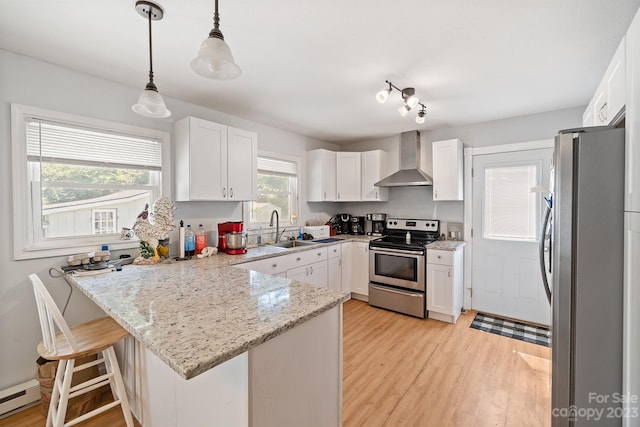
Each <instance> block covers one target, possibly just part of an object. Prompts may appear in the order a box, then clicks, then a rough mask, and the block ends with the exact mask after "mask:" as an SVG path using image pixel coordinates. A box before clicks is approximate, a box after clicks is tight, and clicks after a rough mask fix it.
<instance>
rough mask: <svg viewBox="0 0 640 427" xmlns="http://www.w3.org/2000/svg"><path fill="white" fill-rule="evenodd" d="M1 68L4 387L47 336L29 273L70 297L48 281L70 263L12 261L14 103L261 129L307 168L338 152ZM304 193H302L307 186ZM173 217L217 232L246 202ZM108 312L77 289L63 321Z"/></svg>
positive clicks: (112, 89)
mask: <svg viewBox="0 0 640 427" xmlns="http://www.w3.org/2000/svg"><path fill="white" fill-rule="evenodd" d="M0 64H1V66H0V101H1V103H0V213H1V214H0V236H2V237H3V238H2V242H3V243H2V244H0V272H2V275H3V278H2V280H1V281H0V342H1V343H2V345H1V346H0V348H1V350H0V390H2V389H4V388H6V387H9V386H13V385H16V384H19V383H21V382H23V381H26V380H28V379H31V378H33V374H34V366H35V360H36V358H37V354H36V351H35V348H36V345H37V343H38V342H39V341H40V339H41V333H40V329H39V325H38V320H37V316H38V315H37V311H36V307H35V302H34V297H33V292H32V290H31V284H30V283H29V281H28V279H27V275H28V274H30V273H37V274H38V275H40V276H41V278H42V279H43V281H44V282H45V284H46V285H47V287H48V288H49V290H50V291H51V293H52V294H53V296H54V298H55V300H56V301H57V302H58V303H59V304H60V305H62V304H64V301H65V300H66V296H67V294H68V292H69V288H68V286H67V284H66V282H65V281H64V280H63V279H53V278H50V277H49V276H48V270H49V268H50V267H60V266H62V265H64V261H65V259H64V258H62V257H60V258H47V259H40V260H26V261H13V251H12V247H13V246H12V245H13V242H12V240H13V228H12V227H13V226H12V223H13V219H12V215H13V211H12V207H11V204H12V202H11V201H12V194H11V193H12V187H11V139H10V137H11V127H10V123H11V121H10V104H11V103H19V104H25V105H31V106H35V107H40V108H46V109H50V110H54V111H61V112H66V113H71V114H78V115H83V116H88V117H95V118H99V119H103V120H110V121H114V122H120V123H126V124H131V125H136V126H142V127H148V128H153V129H159V130H164V131H167V132H172V131H173V123H174V121H175V120H178V119H180V118H182V117H185V116H188V115H192V116H196V117H200V118H203V119H207V120H212V121H216V122H219V123H223V124H227V125H231V126H234V127H238V128H242V129H247V130H250V131H254V132H257V133H258V149H259V150H266V151H271V152H280V153H283V154H287V155H289V156H297V157H300V158H301V159H302V166H301V167H302V168H303V170H304V167H305V164H304V159H305V156H304V153H305V152H306V151H307V150H310V149H314V148H328V149H336V146H335V145H333V144H328V143H324V142H322V141H318V140H315V139H312V138H307V137H304V136H301V135H296V134H293V133H291V132H286V131H283V130H280V129H277V128H274V127H271V126H266V125H263V124H260V123H256V122H252V121H248V120H244V119H242V118H240V117H235V116H230V115H228V114H224V113H221V112H218V111H214V110H210V109H207V108H203V107H200V106H196V105H193V104H189V103H186V102H182V101H179V100H176V99H171V98H166V97H165V101H166V103H167V106H168V108H169V109H170V110H171V111H172V113H173V115H172V116H171V117H170V118H168V119H163V120H154V119H147V118H145V117H141V116H138V115H137V114H135V113H133V112H132V111H131V105H132V104H134V103H135V101H136V100H137V97H138V95H139V94H140V92H141V90H142V89H143V85H144V81H141V82H140V87H139V88H132V87H128V86H124V85H121V84H118V83H115V82H111V81H106V80H102V79H99V78H96V77H92V76H89V75H86V74H82V73H78V72H76V71H73V70H69V69H65V68H62V67H59V66H56V65H52V64H49V63H45V62H42V61H38V60H35V59H32V58H29V57H25V56H22V55H17V54H14V53H12V52H8V51H6V50H1V49H0ZM301 188H304V181H303V182H302V183H301ZM16 197H23V196H22V195H16ZM301 205H302V211H301V215H300V217H301V218H302V219H303V220H304V219H306V218H315V217H318V216H319V217H323V218H327V219H328V218H329V214H330V213H331V212H332V209H331V206H330V205H329V206H327V204H315V203H314V204H311V205H307V203H306V202H305V201H304V200H303V202H302V204H301ZM175 218H176V220H177V221H179V220H180V219H184V220H185V224H186V223H187V222H190V223H192V225H193V224H196V223H199V222H203V223H205V224H207V225H209V229H211V227H213V226H214V225H215V224H216V223H217V222H219V221H220V220H241V219H242V216H241V204H239V203H229V202H210V203H206V202H197V203H196V202H188V203H186V202H183V203H177V210H176V212H175ZM196 225H197V224H196ZM114 255H117V254H114ZM102 314H103V313H102V312H101V310H99V309H98V308H97V307H96V306H94V305H93V303H91V302H90V301H89V300H88V299H87V298H85V297H84V296H82V295H81V294H80V293H79V292H74V293H73V297H72V299H71V302H70V304H69V308H68V309H67V313H66V316H65V317H66V318H67V321H68V322H69V323H71V324H74V323H78V322H80V321H84V320H87V319H90V318H92V317H97V316H100V315H102Z"/></svg>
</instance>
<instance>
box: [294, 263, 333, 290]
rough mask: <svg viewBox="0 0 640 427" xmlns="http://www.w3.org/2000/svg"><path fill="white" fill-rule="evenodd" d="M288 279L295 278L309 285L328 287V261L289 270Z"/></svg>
mask: <svg viewBox="0 0 640 427" xmlns="http://www.w3.org/2000/svg"><path fill="white" fill-rule="evenodd" d="M287 279H293V280H297V281H298V282H302V283H306V284H308V285H313V286H318V287H320V288H326V287H327V261H326V260H325V261H320V262H315V263H313V264H309V265H304V266H302V267H296V268H292V269H291V270H287Z"/></svg>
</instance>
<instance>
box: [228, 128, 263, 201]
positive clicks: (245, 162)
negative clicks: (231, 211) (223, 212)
mask: <svg viewBox="0 0 640 427" xmlns="http://www.w3.org/2000/svg"><path fill="white" fill-rule="evenodd" d="M257 181H258V137H257V135H256V134H255V133H253V132H249V131H246V130H242V129H236V128H232V127H229V128H228V130H227V186H228V194H227V199H228V200H255V199H256V198H257V191H258V184H257Z"/></svg>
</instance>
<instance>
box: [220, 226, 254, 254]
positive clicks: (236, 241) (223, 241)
mask: <svg viewBox="0 0 640 427" xmlns="http://www.w3.org/2000/svg"><path fill="white" fill-rule="evenodd" d="M218 250H219V251H223V252H226V253H228V254H230V255H239V254H246V253H247V233H246V232H243V231H242V221H229V222H221V223H220V224H218Z"/></svg>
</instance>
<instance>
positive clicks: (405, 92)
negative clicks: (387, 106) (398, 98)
mask: <svg viewBox="0 0 640 427" xmlns="http://www.w3.org/2000/svg"><path fill="white" fill-rule="evenodd" d="M385 83H387V84H388V85H389V88H388V89H382V90H381V91H380V92H378V93H377V94H376V99H377V100H378V102H379V103H381V104H384V103H385V102H387V99H388V98H389V94H390V93H391V91H392V90H393V89H395V90H397V91H398V92H400V94H401V95H402V100H403V101H404V104H403V105H402V106H401V107H400V108H398V112H399V113H400V115H401V116H402V117H404V116H406V115H407V114H408V113H409V111H411V109H412V108H415V107H416V106H418V105H419V106H420V112H419V113H418V116H417V117H416V123H420V124H422V123H424V116H425V115H426V114H427V111H426V109H427V106H426V105H424V104H423V103H422V102H420V99H418V97H417V96H416V90H415V88H412V87H407V88H404V89H400V88H399V87H397V86H396V85H394V84H393V83H391V82H390V81H389V80H385Z"/></svg>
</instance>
